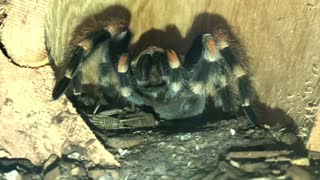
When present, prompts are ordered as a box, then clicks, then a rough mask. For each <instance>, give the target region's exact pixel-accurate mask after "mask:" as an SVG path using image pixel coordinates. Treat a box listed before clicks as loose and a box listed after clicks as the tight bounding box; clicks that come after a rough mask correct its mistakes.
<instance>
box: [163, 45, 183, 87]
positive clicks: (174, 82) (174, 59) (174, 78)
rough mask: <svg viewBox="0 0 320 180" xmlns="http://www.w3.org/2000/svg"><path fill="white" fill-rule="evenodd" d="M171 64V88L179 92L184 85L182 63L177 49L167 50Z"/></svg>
mask: <svg viewBox="0 0 320 180" xmlns="http://www.w3.org/2000/svg"><path fill="white" fill-rule="evenodd" d="M166 53H167V57H168V62H169V66H170V84H171V86H170V89H171V90H172V91H173V92H174V93H177V92H179V91H180V89H181V88H182V86H183V78H182V74H181V72H182V70H181V63H180V60H179V57H178V55H177V54H176V52H175V51H173V50H171V49H169V50H167V51H166Z"/></svg>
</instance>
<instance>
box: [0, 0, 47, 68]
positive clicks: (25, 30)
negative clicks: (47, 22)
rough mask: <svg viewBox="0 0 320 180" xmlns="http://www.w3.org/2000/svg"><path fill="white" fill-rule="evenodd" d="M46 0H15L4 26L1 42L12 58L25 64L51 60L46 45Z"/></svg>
mask: <svg viewBox="0 0 320 180" xmlns="http://www.w3.org/2000/svg"><path fill="white" fill-rule="evenodd" d="M46 9H47V1H45V0H41V1H38V0H11V1H10V4H9V12H8V16H7V18H6V20H5V25H4V27H3V29H2V30H1V31H2V36H1V43H2V44H3V45H4V47H5V49H6V51H7V53H8V55H9V56H10V58H11V59H12V60H13V61H14V62H15V63H16V64H18V65H20V66H24V67H39V66H43V65H45V64H47V63H48V60H47V59H46V56H47V54H46V50H45V45H44V30H43V26H44V25H43V23H44V15H45V13H46V11H47V10H46Z"/></svg>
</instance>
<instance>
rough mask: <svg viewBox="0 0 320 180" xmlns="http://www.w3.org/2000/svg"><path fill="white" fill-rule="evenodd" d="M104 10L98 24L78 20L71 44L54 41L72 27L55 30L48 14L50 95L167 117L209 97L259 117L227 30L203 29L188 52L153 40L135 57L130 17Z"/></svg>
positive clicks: (191, 111) (188, 114)
mask: <svg viewBox="0 0 320 180" xmlns="http://www.w3.org/2000/svg"><path fill="white" fill-rule="evenodd" d="M53 2H54V1H53ZM54 3H55V2H54ZM75 12H76V11H75ZM52 14H55V13H52ZM103 18H104V19H102V18H101V17H94V18H93V19H94V20H93V21H89V24H90V23H94V25H92V24H91V26H90V25H88V24H87V25H86V26H83V27H85V28H83V27H82V29H81V27H79V28H78V29H77V30H76V31H75V32H74V33H72V36H73V37H72V38H71V40H70V42H69V43H68V45H67V46H68V47H64V46H59V44H58V43H57V42H61V40H60V39H59V38H63V37H68V36H70V34H71V33H70V34H67V35H65V36H63V35H60V34H62V33H65V34H66V32H67V31H62V30H60V31H58V30H56V29H55V27H54V25H52V24H57V23H52V22H50V21H49V20H48V21H47V24H46V45H47V49H48V54H49V57H50V59H51V61H52V62H53V63H52V64H53V67H54V69H55V70H56V72H59V73H57V74H58V75H57V84H56V86H55V88H54V90H53V99H57V98H59V97H60V96H61V95H62V94H63V93H64V92H66V93H67V96H74V97H76V101H78V102H80V103H83V104H87V105H92V106H97V105H101V104H111V105H116V104H119V103H120V104H121V102H123V100H125V101H126V102H130V103H133V104H135V105H138V106H149V107H152V109H153V110H154V111H155V112H156V113H157V114H158V116H159V117H160V118H161V119H165V120H174V119H184V118H192V117H194V116H197V115H199V114H201V113H203V111H204V110H205V109H206V108H207V107H206V104H207V101H208V100H209V99H211V100H212V101H213V103H214V106H215V107H216V108H221V109H222V111H223V112H236V111H238V109H239V107H241V108H242V110H243V112H244V113H245V115H246V117H247V119H248V121H249V122H253V123H256V122H257V119H256V115H255V112H254V110H253V108H252V102H253V100H254V97H255V92H254V88H253V87H252V83H251V80H250V76H251V74H250V72H249V69H248V64H247V63H248V62H247V59H248V58H247V56H246V54H245V52H244V50H243V48H242V47H241V46H240V45H239V44H234V43H232V38H231V36H230V35H229V34H228V33H227V32H226V31H224V30H221V29H215V30H212V32H210V33H206V34H201V35H199V36H198V37H196V38H195V39H194V41H193V43H192V45H191V47H190V49H189V51H188V52H187V53H186V55H185V56H182V55H179V54H177V53H176V52H175V51H174V50H172V49H164V48H161V47H154V46H150V47H149V48H147V49H145V50H144V51H142V52H141V53H140V54H139V55H138V56H137V57H131V54H130V52H129V46H130V39H131V32H130V30H129V29H128V26H127V24H126V22H124V21H121V19H120V20H119V18H108V17H107V18H106V17H103ZM67 19H68V18H67ZM50 20H51V19H50ZM53 20H55V19H53ZM51 21H52V20H51ZM65 21H67V20H65ZM88 27H89V28H88ZM69 31H71V30H69ZM59 33H60V34H59ZM66 39H68V38H66ZM65 41H66V40H65ZM65 49H68V51H67V52H65ZM62 52H63V53H62ZM61 54H62V55H61ZM59 55H60V56H59ZM61 57H62V58H61ZM59 58H60V59H59ZM57 59H58V60H57ZM57 62H60V63H57ZM61 62H63V63H61ZM61 72H62V73H61ZM61 74H62V75H63V77H60V75H61ZM208 108H213V107H208Z"/></svg>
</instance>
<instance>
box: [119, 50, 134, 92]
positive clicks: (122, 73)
mask: <svg viewBox="0 0 320 180" xmlns="http://www.w3.org/2000/svg"><path fill="white" fill-rule="evenodd" d="M128 61H129V57H128V54H123V55H121V56H120V58H119V61H118V67H117V71H118V73H119V80H120V93H121V96H123V97H128V96H130V95H131V92H132V89H131V82H130V77H129V71H128V70H129V62H128Z"/></svg>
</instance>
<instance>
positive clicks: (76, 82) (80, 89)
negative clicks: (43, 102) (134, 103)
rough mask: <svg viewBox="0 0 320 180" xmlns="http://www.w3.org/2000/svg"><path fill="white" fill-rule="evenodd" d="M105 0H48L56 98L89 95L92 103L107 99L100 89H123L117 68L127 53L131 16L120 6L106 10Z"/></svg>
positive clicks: (49, 45)
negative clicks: (118, 62) (93, 0)
mask: <svg viewBox="0 0 320 180" xmlns="http://www.w3.org/2000/svg"><path fill="white" fill-rule="evenodd" d="M103 3H104V1H103V0H98V1H95V2H94V3H89V1H85V2H81V3H79V2H78V1H75V0H68V1H54V0H51V1H50V2H49V8H48V9H49V10H48V13H47V16H46V21H45V37H46V38H45V40H46V47H47V51H48V54H49V60H50V62H51V65H52V67H53V69H54V71H55V75H56V79H57V82H56V86H55V88H54V90H53V94H52V97H53V99H57V98H59V97H60V96H61V95H62V94H63V93H66V94H67V96H73V95H75V96H80V95H83V94H89V96H90V97H91V98H93V99H94V100H93V102H95V101H98V100H101V101H104V99H105V97H104V94H103V93H101V92H102V90H101V89H105V91H109V92H108V95H109V96H112V97H115V96H119V95H118V94H117V93H115V92H120V90H119V88H120V80H119V77H118V75H117V72H116V70H115V69H114V67H115V65H116V64H117V61H118V60H119V58H120V57H121V56H122V55H123V54H127V55H128V45H129V43H130V39H131V32H130V31H129V30H128V26H129V22H130V15H129V14H128V13H126V12H125V11H123V8H122V7H120V6H112V7H110V8H107V9H103V8H102V7H103V6H102V4H103ZM117 10H118V11H117ZM115 11H117V13H113V12H115ZM115 14H116V15H115ZM89 96H88V97H89ZM85 104H88V102H86V103H85ZM89 104H90V103H89Z"/></svg>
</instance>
